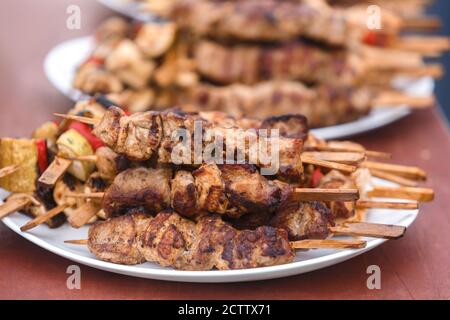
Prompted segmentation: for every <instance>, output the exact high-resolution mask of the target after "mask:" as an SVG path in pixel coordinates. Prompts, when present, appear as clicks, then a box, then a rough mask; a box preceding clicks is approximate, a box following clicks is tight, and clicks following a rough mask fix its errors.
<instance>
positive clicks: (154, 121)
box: [116, 111, 163, 160]
mask: <svg viewBox="0 0 450 320" xmlns="http://www.w3.org/2000/svg"><path fill="white" fill-rule="evenodd" d="M162 137H163V133H162V122H161V118H160V116H159V113H156V112H150V111H149V112H142V113H135V114H133V115H131V116H129V117H122V118H121V119H120V133H119V136H118V139H117V145H116V151H117V152H118V153H123V154H126V155H127V157H128V158H130V159H133V160H146V159H150V157H151V156H152V155H153V154H154V153H157V151H158V148H159V145H160V143H161V139H162Z"/></svg>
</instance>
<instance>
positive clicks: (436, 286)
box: [0, 0, 450, 299]
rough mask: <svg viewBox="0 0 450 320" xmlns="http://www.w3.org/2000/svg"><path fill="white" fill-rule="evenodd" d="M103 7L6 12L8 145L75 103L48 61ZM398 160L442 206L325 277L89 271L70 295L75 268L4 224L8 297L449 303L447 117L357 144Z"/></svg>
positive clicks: (3, 274) (31, 2)
mask: <svg viewBox="0 0 450 320" xmlns="http://www.w3.org/2000/svg"><path fill="white" fill-rule="evenodd" d="M69 4H77V5H79V6H80V8H81V11H82V28H81V30H75V31H74V30H68V29H66V23H65V22H66V18H67V14H66V8H67V6H68V5H69ZM111 14H112V13H111V12H109V11H108V10H107V9H105V8H103V7H101V6H100V5H99V4H98V3H97V2H95V1H88V0H83V1H82V0H68V1H67V0H64V1H62V0H58V1H56V0H53V1H50V0H45V1H44V0H40V1H35V0H20V1H17V0H15V1H12V0H10V1H1V4H0V48H1V51H0V97H1V100H0V101H1V102H0V110H1V116H0V136H12V137H15V136H28V135H29V134H30V133H31V132H32V130H33V128H35V127H36V126H37V125H39V124H40V123H42V122H44V121H46V120H47V119H49V117H50V115H51V113H52V112H58V111H62V112H64V111H65V110H67V109H68V108H69V107H70V106H71V102H70V101H69V100H67V99H66V98H64V97H63V96H62V95H61V94H59V93H58V92H57V91H56V89H54V88H53V87H52V86H51V85H50V84H49V82H48V81H47V80H46V78H45V75H44V73H43V69H42V63H43V59H44V57H45V54H46V52H47V51H48V50H49V49H50V48H51V47H52V46H54V45H56V44H57V43H59V42H61V41H63V40H66V39H70V38H74V37H78V36H81V35H87V34H89V33H91V32H92V30H93V29H94V28H95V26H96V25H97V24H98V23H99V22H100V21H102V19H104V18H105V17H107V16H109V15H111ZM355 140H357V141H359V142H361V143H364V144H365V145H366V146H367V147H369V148H372V149H374V150H384V151H387V152H392V153H393V154H394V155H395V161H396V162H398V163H402V164H406V165H418V166H420V167H422V168H424V169H425V170H426V171H427V172H428V173H429V181H428V185H430V186H432V187H433V188H434V189H435V191H436V200H435V201H434V202H433V203H431V204H424V205H423V206H422V208H421V211H420V215H419V217H418V219H417V220H416V222H415V223H414V224H413V225H412V227H410V228H409V229H408V232H407V233H406V236H405V237H404V238H402V239H400V240H397V241H389V242H387V243H385V244H384V245H382V246H380V247H378V248H376V249H374V250H372V251H370V252H368V253H366V254H364V255H362V256H359V257H357V258H354V259H352V260H350V261H347V262H344V263H341V264H339V265H336V266H333V267H330V268H326V269H323V270H319V271H315V272H311V273H308V274H303V275H299V276H294V277H290V278H284V279H276V280H270V281H261V282H250V283H237V284H220V285H218V284H188V283H172V282H163V281H153V280H144V279H138V278H132V277H126V276H121V275H116V274H113V273H108V272H104V271H100V270H96V269H93V268H90V267H86V266H81V270H82V273H81V275H82V277H81V285H82V288H81V290H68V289H67V287H66V280H67V277H68V275H67V274H66V268H67V267H68V266H69V265H71V264H72V262H71V261H69V260H66V259H63V258H61V257H59V256H56V255H54V254H52V253H50V252H47V251H45V250H43V249H41V248H39V247H37V246H36V245H34V244H32V243H30V242H28V241H27V240H25V239H23V238H21V237H20V236H18V235H17V234H15V233H14V232H12V231H10V230H9V229H8V228H7V227H6V226H5V225H3V224H0V298H8V299H22V298H42V299H57V298H61V299H116V298H121V299H201V298H203V299H219V298H230V299H235V298H242V299H366V298H371V299H372V298H373V299H394V298H398V299H410V298H414V299H432V298H434V299H450V268H449V267H450V255H449V248H450V234H449V230H450V212H449V211H450V210H449V209H450V206H449V200H450V188H449V185H450V139H449V131H448V127H447V126H446V124H445V120H442V117H441V115H440V114H439V112H438V111H436V110H434V111H429V110H428V111H421V112H417V113H415V114H414V115H412V116H409V117H408V118H406V119H404V120H401V121H399V122H397V123H395V124H393V125H391V126H389V127H386V128H383V129H382V130H378V131H374V132H371V133H369V134H367V135H364V136H360V137H357V138H355ZM374 264H375V265H379V266H380V268H381V290H369V289H367V287H366V279H367V277H368V275H367V274H366V269H367V267H368V266H369V265H374Z"/></svg>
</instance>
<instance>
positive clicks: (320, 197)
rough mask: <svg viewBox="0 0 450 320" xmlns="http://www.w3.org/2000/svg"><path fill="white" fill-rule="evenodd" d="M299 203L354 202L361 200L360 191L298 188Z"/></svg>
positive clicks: (296, 194)
mask: <svg viewBox="0 0 450 320" xmlns="http://www.w3.org/2000/svg"><path fill="white" fill-rule="evenodd" d="M294 193H295V195H294V197H295V198H296V200H298V201H354V200H358V199H359V191H358V189H321V188H296V189H295V192H294Z"/></svg>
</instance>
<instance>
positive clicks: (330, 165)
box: [302, 154, 356, 173]
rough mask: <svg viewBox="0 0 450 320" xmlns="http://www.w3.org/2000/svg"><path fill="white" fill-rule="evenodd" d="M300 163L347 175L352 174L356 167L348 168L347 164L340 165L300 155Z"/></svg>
mask: <svg viewBox="0 0 450 320" xmlns="http://www.w3.org/2000/svg"><path fill="white" fill-rule="evenodd" d="M302 162H303V163H307V164H312V165H315V166H319V167H325V168H329V169H334V170H338V171H344V172H349V173H352V172H355V171H356V167H355V166H350V165H348V164H341V163H337V162H330V161H325V160H320V159H315V158H310V157H308V156H304V155H303V154H302Z"/></svg>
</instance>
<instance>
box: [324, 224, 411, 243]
mask: <svg viewBox="0 0 450 320" xmlns="http://www.w3.org/2000/svg"><path fill="white" fill-rule="evenodd" d="M330 232H332V233H334V234H341V235H349V236H363V237H373V238H383V239H398V238H401V237H403V235H404V234H405V232H406V227H403V226H396V225H388V224H378V223H367V222H355V223H346V224H345V225H342V226H336V227H330Z"/></svg>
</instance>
